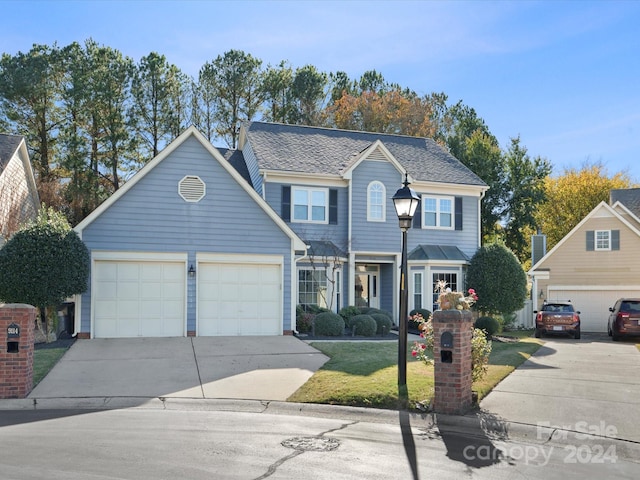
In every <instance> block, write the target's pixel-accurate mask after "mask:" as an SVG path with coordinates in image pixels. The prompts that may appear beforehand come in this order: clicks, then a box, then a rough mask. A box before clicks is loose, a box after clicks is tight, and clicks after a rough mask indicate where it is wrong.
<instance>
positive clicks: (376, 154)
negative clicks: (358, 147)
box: [367, 147, 387, 161]
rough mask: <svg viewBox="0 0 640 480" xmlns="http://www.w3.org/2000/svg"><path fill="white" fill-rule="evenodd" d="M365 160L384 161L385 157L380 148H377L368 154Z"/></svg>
mask: <svg viewBox="0 0 640 480" xmlns="http://www.w3.org/2000/svg"><path fill="white" fill-rule="evenodd" d="M367 160H378V161H386V160H387V156H386V155H385V154H384V152H383V151H382V149H381V148H380V147H377V148H376V149H375V150H374V151H373V152H371V153H370V154H369V156H368V157H367Z"/></svg>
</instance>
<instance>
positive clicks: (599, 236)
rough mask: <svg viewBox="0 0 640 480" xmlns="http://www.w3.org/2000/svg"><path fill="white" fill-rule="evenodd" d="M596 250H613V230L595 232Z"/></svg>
mask: <svg viewBox="0 0 640 480" xmlns="http://www.w3.org/2000/svg"><path fill="white" fill-rule="evenodd" d="M595 241H596V250H611V230H596V231H595Z"/></svg>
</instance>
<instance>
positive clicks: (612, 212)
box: [528, 202, 640, 275]
mask: <svg viewBox="0 0 640 480" xmlns="http://www.w3.org/2000/svg"><path fill="white" fill-rule="evenodd" d="M603 213H604V215H607V216H609V217H614V218H617V219H618V220H619V221H620V223H622V224H623V225H625V226H626V227H628V228H629V229H630V230H631V231H632V232H634V233H635V234H636V235H638V236H639V237H640V230H638V229H637V228H636V227H635V225H633V224H632V223H630V222H629V221H628V220H627V219H626V218H624V217H623V216H622V215H621V214H620V213H619V212H618V211H616V209H615V208H614V207H612V206H610V205H608V204H607V202H600V203H599V204H598V205H597V206H596V207H595V208H594V209H593V210H591V212H589V214H588V215H587V216H586V217H584V218H583V219H582V221H580V223H578V224H577V225H576V226H575V227H573V229H572V230H571V231H570V232H569V233H567V234H566V235H565V236H564V237H563V238H562V240H560V241H559V242H558V243H557V244H556V245H555V246H554V247H553V248H552V249H551V250H549V251H548V252H547V254H546V255H545V256H544V257H542V258H541V259H540V260H538V263H536V264H535V265H533V266H532V267H531V269H530V270H529V272H528V273H529V274H530V275H531V274H533V273H534V272H535V271H536V270H538V267H539V266H540V265H541V264H542V263H543V262H545V261H546V260H547V259H548V258H549V257H550V256H551V255H553V254H554V253H555V252H556V251H557V250H558V249H559V248H560V247H561V246H562V245H563V244H564V243H565V242H566V241H567V240H568V239H569V238H571V236H572V235H573V234H574V233H575V232H576V231H578V230H579V229H580V228H581V227H582V226H583V225H584V224H585V223H587V222H588V221H589V220H590V219H592V218H594V217H596V216H603ZM539 270H540V271H541V270H544V269H539Z"/></svg>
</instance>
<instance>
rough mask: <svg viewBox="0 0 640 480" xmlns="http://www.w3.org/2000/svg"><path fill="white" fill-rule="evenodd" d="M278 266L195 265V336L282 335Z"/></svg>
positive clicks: (279, 267) (280, 280)
mask: <svg viewBox="0 0 640 480" xmlns="http://www.w3.org/2000/svg"><path fill="white" fill-rule="evenodd" d="M281 284H282V267H281V265H280V264H279V263H278V264H269V263H266V264H254V263H236V262H234V263H208V262H207V263H205V262H202V263H198V336H217V335H229V336H233V335H282V288H281Z"/></svg>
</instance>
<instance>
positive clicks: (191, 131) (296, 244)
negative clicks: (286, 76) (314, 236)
mask: <svg viewBox="0 0 640 480" xmlns="http://www.w3.org/2000/svg"><path fill="white" fill-rule="evenodd" d="M191 136H193V137H194V138H195V139H196V140H198V141H199V142H200V144H202V146H203V147H204V148H205V149H206V150H207V151H208V152H209V153H210V154H211V156H212V157H213V158H214V159H215V160H217V161H218V162H219V163H220V165H222V167H223V168H224V169H225V170H226V171H227V172H228V173H229V174H230V175H231V176H232V177H233V178H234V179H235V181H236V182H238V184H239V185H240V186H241V187H242V188H243V189H244V191H245V192H247V194H248V195H249V196H250V197H251V198H252V199H253V200H254V201H255V202H256V203H257V204H258V205H259V206H260V207H261V208H262V209H263V210H264V211H265V213H266V214H267V215H269V217H270V218H271V219H272V220H273V221H274V223H276V224H277V225H278V226H279V227H280V229H281V230H282V231H283V232H284V233H285V234H286V235H287V236H288V237H289V238H291V240H292V241H293V248H294V249H295V250H306V244H305V243H304V242H303V241H302V240H301V239H300V237H298V236H297V235H296V234H295V232H294V231H293V230H291V228H290V227H289V226H288V225H287V224H286V223H285V222H284V220H282V218H280V216H279V215H278V214H277V213H275V211H274V210H273V209H272V208H271V207H270V206H269V205H268V204H267V202H266V201H265V200H264V199H263V198H262V197H261V196H260V195H259V194H258V193H257V192H256V191H255V190H254V189H253V188H252V187H251V184H250V183H248V182H247V181H246V179H245V178H243V176H242V175H241V173H239V172H238V170H236V167H235V166H232V165H231V163H230V161H231V160H233V161H234V162H236V163H237V162H239V158H238V157H237V156H236V157H234V154H235V152H233V151H226V150H225V155H227V156H228V157H229V159H230V160H229V161H227V160H226V159H225V158H224V157H223V156H222V155H221V153H220V151H218V150H217V149H216V148H215V147H214V146H213V145H212V144H211V143H210V142H209V141H208V140H207V139H206V138H205V137H204V136H203V135H202V134H201V133H200V132H199V131H198V130H197V129H196V128H195V127H193V126H191V127H189V128H188V129H187V130H185V131H184V132H183V133H182V134H181V135H180V136H179V137H178V138H176V139H175V140H174V141H173V142H171V143H170V144H169V145H168V146H167V147H166V148H165V149H164V150H162V151H161V152H160V153H159V154H158V155H157V156H156V157H154V158H153V159H152V160H151V161H150V162H149V163H147V164H146V165H145V166H144V167H142V169H140V170H139V171H138V173H136V174H135V175H134V176H133V177H131V179H130V180H129V181H128V182H127V183H125V184H124V185H123V186H122V187H121V188H119V189H118V190H116V192H115V193H114V194H113V195H111V196H110V197H109V198H108V199H107V200H105V201H104V202H103V203H102V204H101V205H100V206H99V207H98V208H96V209H95V210H94V211H93V212H91V214H90V215H89V216H87V217H86V218H85V219H84V220H82V221H81V222H80V223H79V224H78V225H76V227H75V228H74V230H75V231H76V232H77V233H78V234H79V235H80V236H82V231H83V230H84V229H85V228H86V227H87V226H89V225H90V224H91V223H93V221H94V220H96V219H97V218H98V217H99V216H100V215H102V213H103V212H105V211H106V210H107V209H108V208H109V207H110V206H111V205H113V204H114V203H115V202H116V201H117V200H118V199H119V198H120V197H122V196H123V195H124V194H125V193H127V192H128V191H129V190H131V189H132V188H133V187H134V186H135V185H136V184H137V183H138V182H139V181H140V180H141V179H143V178H144V177H145V176H146V175H147V174H148V173H149V172H150V171H152V170H153V169H154V168H155V167H156V166H157V165H158V164H159V163H161V162H162V161H163V160H165V159H166V158H167V157H169V155H171V153H172V152H173V151H174V150H176V148H178V147H179V146H180V145H181V144H182V143H184V142H185V141H186V140H187V139H188V138H189V137H191ZM242 163H244V162H242ZM244 168H245V169H246V166H245V167H244Z"/></svg>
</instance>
